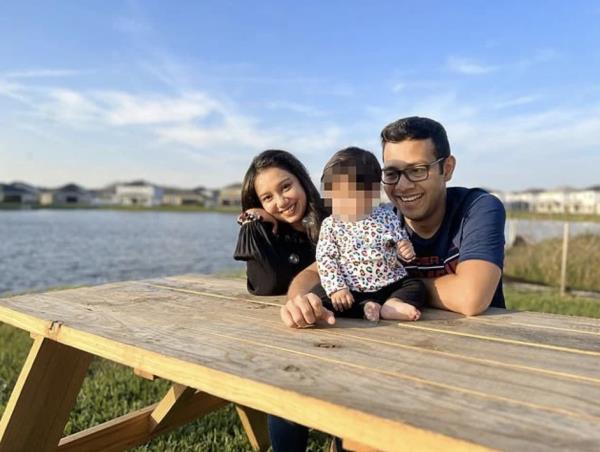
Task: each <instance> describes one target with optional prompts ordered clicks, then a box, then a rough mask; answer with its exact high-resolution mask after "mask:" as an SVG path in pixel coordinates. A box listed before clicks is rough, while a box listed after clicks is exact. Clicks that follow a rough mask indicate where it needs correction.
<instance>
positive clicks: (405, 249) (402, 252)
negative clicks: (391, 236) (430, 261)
mask: <svg viewBox="0 0 600 452" xmlns="http://www.w3.org/2000/svg"><path fill="white" fill-rule="evenodd" d="M396 251H397V252H398V256H399V257H400V259H402V260H403V261H405V262H410V261H412V260H414V259H415V257H416V255H415V249H414V248H413V246H412V243H410V240H400V241H398V243H396Z"/></svg>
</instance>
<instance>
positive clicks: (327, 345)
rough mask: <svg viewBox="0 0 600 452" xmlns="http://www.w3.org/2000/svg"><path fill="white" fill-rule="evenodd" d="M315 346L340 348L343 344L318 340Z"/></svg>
mask: <svg viewBox="0 0 600 452" xmlns="http://www.w3.org/2000/svg"><path fill="white" fill-rule="evenodd" d="M315 347H319V348H340V347H341V345H338V344H332V343H330V342H317V343H316V344H315Z"/></svg>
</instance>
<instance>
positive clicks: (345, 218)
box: [311, 147, 425, 321]
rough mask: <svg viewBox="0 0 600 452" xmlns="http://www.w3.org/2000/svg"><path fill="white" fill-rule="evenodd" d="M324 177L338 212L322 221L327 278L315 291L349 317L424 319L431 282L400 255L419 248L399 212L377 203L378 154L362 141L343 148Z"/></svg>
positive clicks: (409, 256) (320, 251)
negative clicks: (411, 274)
mask: <svg viewBox="0 0 600 452" xmlns="http://www.w3.org/2000/svg"><path fill="white" fill-rule="evenodd" d="M321 182H322V186H323V195H324V199H325V204H326V205H327V206H328V207H330V208H331V211H332V215H331V216H330V217H328V218H326V219H325V220H324V221H323V224H322V225H321V231H320V235H319V241H318V243H317V267H318V269H319V276H320V279H321V284H319V285H317V286H316V287H314V288H313V289H312V290H311V292H313V293H315V294H316V295H318V296H319V297H320V298H321V300H322V301H323V305H324V306H325V307H326V308H328V309H333V310H335V311H338V312H340V313H342V315H343V316H345V317H358V318H362V317H365V318H366V319H368V320H371V321H378V320H379V319H380V318H381V319H388V320H418V319H419V317H420V316H421V312H420V310H419V309H420V308H421V307H422V306H423V304H424V301H425V286H424V284H423V283H422V282H421V281H420V280H418V279H411V278H407V277H406V276H407V273H406V270H405V269H404V266H403V265H402V263H401V262H400V260H399V258H400V259H402V260H404V261H406V262H409V261H411V260H413V259H414V258H415V253H414V249H413V247H412V244H411V243H410V241H409V240H408V235H407V234H406V231H404V229H402V228H401V226H400V221H399V219H398V217H397V216H396V214H395V213H394V212H393V211H392V210H389V209H386V208H383V207H376V206H377V205H378V204H379V196H380V189H381V185H380V184H381V166H380V165H379V162H378V161H377V158H376V157H375V156H374V155H373V154H372V153H371V152H369V151H365V150H364V149H360V148H356V147H350V148H346V149H343V150H341V151H338V152H336V153H335V155H334V156H333V157H332V158H331V159H330V160H329V162H327V164H326V165H325V169H324V170H323V176H322V177H321Z"/></svg>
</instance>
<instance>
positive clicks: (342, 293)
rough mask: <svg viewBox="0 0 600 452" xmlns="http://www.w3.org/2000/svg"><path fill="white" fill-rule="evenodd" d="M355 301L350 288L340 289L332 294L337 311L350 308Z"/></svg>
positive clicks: (332, 300)
mask: <svg viewBox="0 0 600 452" xmlns="http://www.w3.org/2000/svg"><path fill="white" fill-rule="evenodd" d="M352 303H354V297H353V296H352V294H351V293H350V291H349V290H348V289H340V290H338V291H337V292H333V293H332V294H331V304H333V308H334V309H335V310H336V311H339V312H341V311H345V310H346V309H350V307H351V306H352Z"/></svg>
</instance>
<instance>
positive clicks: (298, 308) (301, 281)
mask: <svg viewBox="0 0 600 452" xmlns="http://www.w3.org/2000/svg"><path fill="white" fill-rule="evenodd" d="M318 283H319V273H318V271H317V263H316V262H314V263H312V264H311V265H309V266H308V267H306V268H305V269H304V270H302V271H301V272H300V273H298V275H296V277H295V278H294V280H293V281H292V283H291V284H290V288H289V290H288V300H287V301H286V303H285V304H284V305H283V306H282V307H281V309H280V311H279V315H280V316H281V320H282V321H283V323H285V324H286V325H287V326H289V327H290V328H304V327H305V326H309V325H313V324H315V323H316V322H317V321H319V320H321V321H324V322H325V323H327V324H329V325H333V324H334V323H335V316H334V315H333V312H331V311H330V310H329V309H326V308H324V307H323V303H322V302H321V299H320V298H319V297H318V296H316V295H315V294H314V293H310V292H309V290H310V289H312V288H313V287H314V286H316V285H317V284H318Z"/></svg>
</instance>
